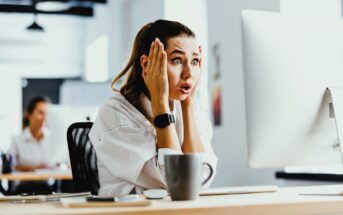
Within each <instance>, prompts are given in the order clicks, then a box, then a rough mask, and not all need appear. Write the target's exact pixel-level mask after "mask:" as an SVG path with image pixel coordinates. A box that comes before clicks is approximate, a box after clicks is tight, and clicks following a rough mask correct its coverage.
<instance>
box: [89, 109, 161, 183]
mask: <svg viewBox="0 0 343 215" xmlns="http://www.w3.org/2000/svg"><path fill="white" fill-rule="evenodd" d="M119 115H120V113H119V112H116V111H115V110H113V109H110V108H106V109H102V110H100V112H99V115H98V118H97V119H96V121H95V122H94V124H93V127H92V130H91V132H90V134H89V137H90V140H91V142H92V144H93V146H94V148H95V151H96V154H97V158H98V160H99V161H100V162H101V163H102V165H104V167H105V168H106V169H107V170H108V171H109V172H110V173H111V174H112V175H113V176H115V177H117V178H121V179H123V180H125V181H128V182H130V183H133V184H137V183H136V182H137V178H138V176H139V174H140V172H141V170H142V168H143V166H144V164H145V163H146V162H147V161H148V160H150V159H151V158H153V157H154V156H156V155H157V152H156V143H155V141H156V140H155V137H154V134H153V132H151V131H150V130H149V129H147V128H141V127H135V125H133V123H131V124H130V123H127V122H123V121H122V120H123V118H121V119H120V120H121V121H120V122H121V123H122V124H120V123H119V124H118V120H117V119H116V118H113V116H115V117H118V116H119ZM111 117H112V118H111ZM109 125H110V126H112V128H109Z"/></svg>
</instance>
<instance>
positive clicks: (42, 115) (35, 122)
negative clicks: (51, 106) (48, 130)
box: [29, 102, 48, 129]
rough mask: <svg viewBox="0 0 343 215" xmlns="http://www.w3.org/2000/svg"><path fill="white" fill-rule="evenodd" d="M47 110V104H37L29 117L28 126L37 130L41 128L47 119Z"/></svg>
mask: <svg viewBox="0 0 343 215" xmlns="http://www.w3.org/2000/svg"><path fill="white" fill-rule="evenodd" d="M47 109H48V103H46V102H38V103H37V104H36V107H35V109H34V110H33V112H32V113H31V114H30V115H29V120H30V126H32V127H34V128H38V129H41V128H43V126H44V124H45V121H46V117H47Z"/></svg>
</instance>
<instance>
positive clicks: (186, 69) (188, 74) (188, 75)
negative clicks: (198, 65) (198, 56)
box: [181, 64, 192, 80]
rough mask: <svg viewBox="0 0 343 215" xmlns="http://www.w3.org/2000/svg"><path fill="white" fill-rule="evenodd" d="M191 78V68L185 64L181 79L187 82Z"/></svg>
mask: <svg viewBox="0 0 343 215" xmlns="http://www.w3.org/2000/svg"><path fill="white" fill-rule="evenodd" d="M191 77H192V68H191V67H190V65H189V64H186V65H185V66H184V67H183V69H182V73H181V78H182V79H183V80H187V79H189V78H191Z"/></svg>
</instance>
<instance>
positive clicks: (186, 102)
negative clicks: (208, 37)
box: [181, 46, 202, 106]
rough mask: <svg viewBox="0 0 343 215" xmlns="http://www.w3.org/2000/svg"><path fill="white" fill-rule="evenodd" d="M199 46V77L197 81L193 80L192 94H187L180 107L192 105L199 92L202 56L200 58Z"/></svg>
mask: <svg viewBox="0 0 343 215" xmlns="http://www.w3.org/2000/svg"><path fill="white" fill-rule="evenodd" d="M201 51H202V49H201V46H199V52H200V59H199V68H200V75H199V76H198V77H197V80H195V82H194V83H195V85H194V87H193V90H192V92H191V93H190V94H189V96H187V98H186V99H185V100H183V101H181V105H182V106H185V105H190V104H194V101H195V98H196V95H197V93H198V90H199V85H200V80H201V75H202V56H201Z"/></svg>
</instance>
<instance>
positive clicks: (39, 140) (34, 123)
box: [9, 97, 51, 193]
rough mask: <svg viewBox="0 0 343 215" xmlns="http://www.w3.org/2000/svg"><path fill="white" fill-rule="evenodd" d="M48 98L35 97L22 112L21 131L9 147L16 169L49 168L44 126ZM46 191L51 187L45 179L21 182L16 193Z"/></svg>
mask: <svg viewBox="0 0 343 215" xmlns="http://www.w3.org/2000/svg"><path fill="white" fill-rule="evenodd" d="M47 108H48V100H47V99H46V98H44V97H35V98H33V99H32V100H30V102H29V104H28V106H27V110H26V113H25V114H24V123H23V127H24V130H23V133H22V134H20V135H18V136H16V137H14V138H13V142H12V145H11V147H10V150H9V152H10V154H11V155H12V156H13V158H14V168H15V170H16V171H35V170H37V169H42V168H49V167H50V165H49V156H48V148H47V147H48V130H47V128H46V127H45V122H46V118H47ZM44 190H45V191H46V192H47V193H49V192H51V187H50V186H49V185H48V184H47V182H46V181H40V182H39V181H38V182H37V181H29V182H21V183H20V184H19V185H18V186H17V189H16V193H22V192H25V193H32V192H34V193H45V192H43V191H44Z"/></svg>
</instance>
